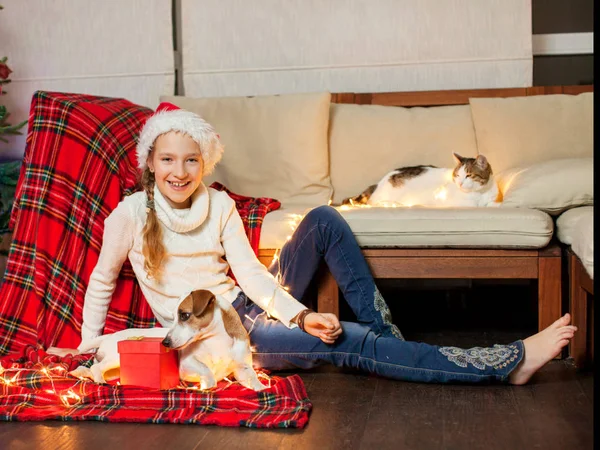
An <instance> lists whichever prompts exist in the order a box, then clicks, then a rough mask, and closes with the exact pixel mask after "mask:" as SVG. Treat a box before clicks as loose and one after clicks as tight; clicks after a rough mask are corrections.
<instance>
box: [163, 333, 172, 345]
mask: <svg viewBox="0 0 600 450" xmlns="http://www.w3.org/2000/svg"><path fill="white" fill-rule="evenodd" d="M162 345H164V346H165V347H171V338H170V337H169V336H167V337H166V338H164V339H163V341H162Z"/></svg>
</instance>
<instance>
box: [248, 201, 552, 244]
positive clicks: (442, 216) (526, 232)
mask: <svg viewBox="0 0 600 450" xmlns="http://www.w3.org/2000/svg"><path fill="white" fill-rule="evenodd" d="M339 210H340V213H341V214H342V216H343V217H344V218H345V219H346V220H347V222H348V223H349V225H350V228H352V231H353V232H354V234H355V236H356V239H357V240H358V243H359V245H361V246H362V247H468V248H476V247H486V248H490V247H491V248H541V247H544V246H545V245H547V244H548V242H549V241H550V238H551V237H552V231H553V223H552V218H551V217H550V216H549V215H548V214H546V213H544V212H541V211H537V210H534V209H525V208H512V209H508V208H507V209H503V208H447V209H446V208H443V209H442V208H420V207H413V208H352V209H344V208H340V209H339ZM306 212H307V210H306V209H305V210H301V209H294V210H290V209H288V210H287V211H285V210H282V211H275V212H273V213H269V214H267V216H266V217H265V220H264V222H263V228H262V231H261V239H260V248H280V247H281V246H282V245H283V244H284V243H285V240H286V237H287V236H288V235H290V234H291V227H290V224H291V222H292V220H293V219H294V216H292V214H294V213H295V214H305V213H306ZM278 213H279V214H278Z"/></svg>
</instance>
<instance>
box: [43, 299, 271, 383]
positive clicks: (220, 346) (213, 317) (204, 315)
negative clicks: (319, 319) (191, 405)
mask: <svg viewBox="0 0 600 450" xmlns="http://www.w3.org/2000/svg"><path fill="white" fill-rule="evenodd" d="M134 336H144V337H161V338H164V339H163V341H162V343H163V345H164V346H165V347H168V348H171V349H173V350H178V351H179V378H180V379H182V380H184V381H188V382H192V383H200V388H201V389H203V390H204V389H210V388H213V387H215V386H216V385H217V382H218V381H220V380H222V379H223V378H225V377H227V376H229V375H231V374H233V376H234V377H235V379H236V380H237V381H238V382H239V383H240V384H241V385H242V386H245V387H247V388H249V389H253V390H255V391H260V390H263V389H265V387H266V386H264V385H263V384H262V383H261V382H260V381H259V379H258V376H257V375H256V372H255V371H254V369H253V368H252V351H251V349H250V338H249V336H248V332H247V331H246V329H245V328H244V326H243V325H242V321H241V320H240V317H239V316H238V314H237V313H236V311H235V310H234V309H233V306H231V303H229V302H228V301H227V300H224V299H218V298H217V297H215V295H213V294H212V292H210V291H207V290H196V291H193V292H191V293H190V294H187V295H185V296H183V297H182V299H181V300H180V302H179V306H178V307H177V312H176V315H175V322H174V324H173V326H172V327H171V328H128V329H126V330H122V331H119V332H117V333H113V334H107V335H104V336H99V337H97V338H94V339H91V340H89V341H87V342H83V343H82V345H80V346H79V349H80V352H81V353H84V352H87V351H89V350H92V349H94V348H97V349H98V351H97V352H96V355H95V357H94V364H93V365H92V366H91V367H90V368H87V367H84V366H80V367H78V368H77V369H75V370H74V371H72V372H71V374H72V375H75V376H78V377H85V378H92V379H93V380H94V381H95V382H97V383H104V382H105V379H107V378H108V379H111V378H116V377H115V376H114V375H117V372H118V370H117V369H118V368H119V366H120V360H119V353H118V350H117V343H118V342H119V341H122V340H124V339H128V338H131V337H134ZM49 350H50V349H49ZM53 350H54V349H53ZM53 353H58V352H57V351H54V352H53Z"/></svg>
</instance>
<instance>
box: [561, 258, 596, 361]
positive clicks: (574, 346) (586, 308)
mask: <svg viewBox="0 0 600 450" xmlns="http://www.w3.org/2000/svg"><path fill="white" fill-rule="evenodd" d="M565 256H566V259H567V267H568V274H569V277H568V283H569V312H570V313H571V316H572V323H573V325H575V326H577V333H575V335H574V336H573V339H571V343H570V344H569V356H571V357H572V358H573V360H574V362H575V365H576V366H577V367H580V368H582V367H585V366H588V365H589V364H590V363H591V362H592V361H593V359H594V310H593V306H594V303H593V296H594V281H593V280H592V279H591V277H590V275H589V274H588V273H587V271H586V270H585V267H584V266H583V263H582V262H581V260H580V259H579V258H578V257H577V255H576V254H575V253H573V251H572V250H571V247H567V248H566V249H565Z"/></svg>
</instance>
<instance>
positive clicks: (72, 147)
mask: <svg viewBox="0 0 600 450" xmlns="http://www.w3.org/2000/svg"><path fill="white" fill-rule="evenodd" d="M151 113H152V111H151V110H149V109H147V108H143V107H141V106H137V105H134V104H132V103H130V102H128V101H127V100H123V99H114V98H106V97H94V96H89V95H78V94H63V93H53V92H37V93H36V94H35V95H34V97H33V100H32V105H31V112H30V120H29V130H28V137H27V148H26V150H25V157H24V161H23V164H22V166H21V173H20V177H19V182H18V185H17V190H16V194H15V203H14V206H13V210H12V216H11V223H10V227H11V229H13V230H14V231H13V242H12V244H11V248H10V253H9V256H8V262H7V268H6V273H5V278H4V282H3V284H2V287H1V288H0V355H4V354H7V353H9V352H12V353H11V354H10V355H7V356H5V357H4V358H3V359H2V360H1V361H0V363H1V364H2V366H3V369H0V372H3V373H1V374H0V419H1V420H43V419H60V420H104V421H115V422H118V421H121V422H124V421H130V422H133V421H134V422H156V423H162V422H177V423H201V424H218V425H226V426H248V427H303V426H304V425H305V424H306V422H307V420H308V411H309V410H310V408H311V404H310V402H309V401H308V399H307V398H306V392H305V390H304V386H303V383H302V380H301V379H300V378H299V377H298V376H291V377H288V378H285V379H281V378H273V379H272V380H273V381H274V384H273V385H272V386H271V387H270V388H269V389H267V390H265V391H263V392H260V393H255V392H253V391H250V390H248V389H245V388H242V387H241V386H239V385H237V384H232V385H227V384H225V385H223V383H221V385H220V386H219V388H217V390H216V391H210V392H199V391H197V390H191V389H175V390H169V391H156V390H149V389H145V388H136V387H131V386H114V385H112V386H111V385H106V384H104V385H97V384H94V383H90V382H83V381H80V380H78V379H76V378H73V377H71V376H67V374H66V371H67V370H72V369H74V368H75V367H77V366H78V365H79V364H81V363H82V362H86V361H89V358H90V357H89V356H77V357H74V358H65V359H63V360H60V359H59V358H57V357H56V356H48V355H46V354H45V353H44V351H43V350H42V349H41V348H48V347H49V346H51V345H54V346H58V347H67V348H72V347H75V346H77V345H78V344H79V341H80V325H81V321H82V307H83V298H84V293H85V290H86V287H87V283H88V280H89V276H90V274H91V271H92V270H93V268H94V266H95V265H96V262H97V260H98V255H99V252H100V247H101V245H102V233H103V229H104V219H105V218H106V217H107V216H108V214H109V213H110V212H111V211H112V210H113V209H114V208H115V207H116V206H117V204H118V203H119V202H120V201H121V199H122V198H123V196H124V195H128V194H131V193H133V192H135V191H136V190H138V188H139V187H138V186H137V185H136V182H137V164H136V159H135V142H136V138H137V135H138V132H139V130H140V129H141V127H142V125H143V123H144V121H145V120H146V119H147V117H148V116H149V115H150V114H151ZM213 187H215V188H216V189H219V190H223V189H225V188H224V187H223V186H222V185H214V186H213ZM229 194H230V195H231V196H232V197H233V199H234V200H235V201H236V206H237V208H238V210H239V212H240V216H241V217H242V221H243V222H244V226H245V227H246V231H247V233H248V236H249V239H250V242H251V244H252V246H253V248H254V250H255V251H257V250H258V240H259V236H260V226H261V224H262V218H263V217H264V215H265V214H266V213H267V212H269V211H271V210H274V209H277V208H279V206H280V204H279V202H277V201H276V200H272V199H252V198H248V197H242V196H238V195H235V194H232V193H229ZM154 322H155V320H154V318H153V316H152V312H151V310H150V308H149V306H148V304H147V302H146V301H145V299H144V298H143V295H142V293H141V290H140V289H139V286H138V284H137V281H136V279H135V276H134V273H133V271H132V269H131V266H130V265H129V264H128V263H126V265H125V266H124V267H123V270H122V271H121V274H120V277H119V280H118V282H117V287H116V290H115V293H114V295H113V299H112V302H111V305H110V309H109V312H108V317H107V321H106V326H105V330H104V331H105V333H112V332H115V331H118V330H122V329H124V328H131V327H149V326H153V325H154Z"/></svg>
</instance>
